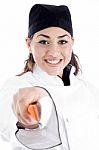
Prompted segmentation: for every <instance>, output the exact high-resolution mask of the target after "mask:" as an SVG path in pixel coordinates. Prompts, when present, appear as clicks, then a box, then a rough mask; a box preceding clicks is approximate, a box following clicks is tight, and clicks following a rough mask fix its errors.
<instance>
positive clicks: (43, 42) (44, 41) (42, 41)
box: [39, 40, 49, 45]
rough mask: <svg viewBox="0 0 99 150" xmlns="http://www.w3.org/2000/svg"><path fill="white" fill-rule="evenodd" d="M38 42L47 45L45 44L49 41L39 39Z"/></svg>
mask: <svg viewBox="0 0 99 150" xmlns="http://www.w3.org/2000/svg"><path fill="white" fill-rule="evenodd" d="M39 43H40V44H43V45H47V44H49V42H48V41H46V40H41V41H39Z"/></svg>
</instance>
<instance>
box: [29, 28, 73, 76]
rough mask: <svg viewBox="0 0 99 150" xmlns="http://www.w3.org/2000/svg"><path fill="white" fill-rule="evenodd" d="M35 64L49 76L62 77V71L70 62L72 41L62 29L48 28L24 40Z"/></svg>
mask: <svg viewBox="0 0 99 150" xmlns="http://www.w3.org/2000/svg"><path fill="white" fill-rule="evenodd" d="M26 43H27V45H28V48H29V49H30V51H31V52H32V54H33V58H34V61H35V63H36V64H37V65H38V66H39V67H40V68H41V69H42V70H44V71H45V72H46V73H48V74H49V75H53V76H56V75H59V76H62V73H63V69H64V68H65V66H66V65H68V63H69V62H70V60H71V55H72V46H73V39H72V37H71V35H70V34H69V33H68V32H67V31H65V30H64V29H62V28H59V27H49V28H46V29H44V30H40V31H38V32H36V33H35V34H34V36H33V38H32V39H30V38H26Z"/></svg>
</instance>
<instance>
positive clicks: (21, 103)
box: [12, 87, 49, 128]
mask: <svg viewBox="0 0 99 150" xmlns="http://www.w3.org/2000/svg"><path fill="white" fill-rule="evenodd" d="M45 96H49V94H48V92H47V91H46V90H44V89H43V88H40V87H26V88H21V89H19V91H18V92H17V93H16V94H15V95H14V96H13V103H12V108H13V111H14V113H15V115H16V117H17V118H18V121H19V122H20V123H21V125H22V126H23V127H26V128H36V127H38V123H36V124H34V121H33V118H32V117H31V115H30V114H29V113H28V111H27V110H28V106H29V105H30V104H32V103H34V102H37V101H39V100H40V99H41V98H43V97H45Z"/></svg>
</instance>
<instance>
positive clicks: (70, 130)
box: [0, 65, 99, 150]
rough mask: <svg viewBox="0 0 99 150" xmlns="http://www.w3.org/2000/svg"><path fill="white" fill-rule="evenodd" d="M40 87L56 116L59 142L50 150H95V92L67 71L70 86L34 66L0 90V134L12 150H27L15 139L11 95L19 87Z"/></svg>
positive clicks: (98, 123) (98, 110)
mask: <svg viewBox="0 0 99 150" xmlns="http://www.w3.org/2000/svg"><path fill="white" fill-rule="evenodd" d="M32 86H40V87H43V88H45V89H46V90H47V91H48V92H49V93H50V95H51V97H52V98H53V101H54V103H55V105H56V110H57V113H58V119H59V131H60V136H61V142H62V144H60V145H59V146H56V147H53V148H51V150H99V95H98V91H97V90H96V89H95V88H94V87H93V86H92V85H91V84H90V83H88V82H86V81H83V80H82V79H79V78H77V77H76V76H74V74H73V69H72V70H71V73H70V86H64V84H63V81H62V79H61V78H60V77H58V76H50V75H48V74H47V73H46V72H44V71H43V70H41V69H40V68H39V67H38V66H37V65H35V66H34V69H33V73H32V72H27V73H25V74H23V75H22V76H20V77H18V76H15V77H13V78H11V79H9V80H8V81H7V82H6V83H5V84H4V86H3V87H2V89H1V90H0V118H2V119H0V135H1V137H2V138H3V139H5V140H7V141H8V142H10V143H11V144H12V149H13V150H29V149H28V148H26V147H25V146H24V145H22V144H21V143H20V142H19V141H18V140H17V138H16V136H15V132H16V130H17V127H16V123H17V121H18V120H17V118H16V117H15V115H14V113H13V111H12V100H13V95H14V94H15V93H16V92H17V91H18V89H19V88H23V87H32Z"/></svg>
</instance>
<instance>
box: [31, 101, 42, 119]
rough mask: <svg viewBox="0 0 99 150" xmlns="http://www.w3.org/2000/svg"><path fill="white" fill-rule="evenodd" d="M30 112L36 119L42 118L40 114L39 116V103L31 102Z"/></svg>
mask: <svg viewBox="0 0 99 150" xmlns="http://www.w3.org/2000/svg"><path fill="white" fill-rule="evenodd" d="M28 112H29V113H30V115H31V116H32V118H33V119H34V120H36V121H39V120H40V116H39V110H38V107H37V104H30V105H29V106H28Z"/></svg>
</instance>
